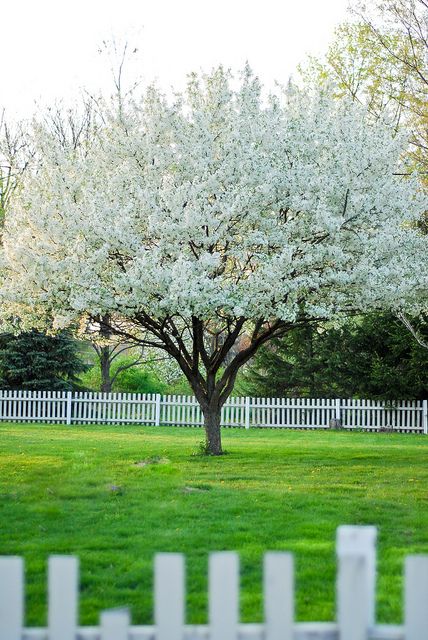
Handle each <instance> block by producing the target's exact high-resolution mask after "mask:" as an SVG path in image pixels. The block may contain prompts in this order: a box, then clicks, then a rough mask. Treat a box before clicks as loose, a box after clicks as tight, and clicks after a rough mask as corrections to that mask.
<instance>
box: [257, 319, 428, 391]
mask: <svg viewBox="0 0 428 640" xmlns="http://www.w3.org/2000/svg"><path fill="white" fill-rule="evenodd" d="M246 380H247V391H248V393H250V394H252V395H260V396H306V397H330V398H331V397H342V398H343V397H345V398H346V397H357V398H358V397H359V398H379V399H381V398H384V399H413V398H414V399H420V398H426V397H427V396H428V350H427V349H424V348H423V347H421V346H420V345H418V343H417V342H416V340H415V339H414V338H413V337H412V335H411V334H410V333H409V332H408V331H407V329H406V328H405V327H404V325H403V324H402V323H401V322H400V321H399V320H397V318H395V317H394V316H392V315H390V314H371V315H367V316H364V317H362V318H358V319H356V320H352V321H350V322H349V323H347V324H346V325H344V326H343V327H341V328H339V329H326V328H323V327H314V326H307V327H304V328H300V329H296V330H295V331H293V332H290V333H289V334H288V335H287V336H285V337H284V338H282V339H279V340H276V341H274V342H273V343H272V345H270V346H268V347H265V348H264V349H263V350H262V351H260V353H259V355H258V356H257V357H256V358H255V359H254V361H253V362H252V364H251V365H250V367H249V369H248V371H247V374H246Z"/></svg>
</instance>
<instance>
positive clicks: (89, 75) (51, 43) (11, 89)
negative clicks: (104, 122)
mask: <svg viewBox="0 0 428 640" xmlns="http://www.w3.org/2000/svg"><path fill="white" fill-rule="evenodd" d="M347 3H348V0H208V1H206V0H199V1H198V0H175V1H174V0H157V1H154V0H14V1H13V2H4V3H2V6H1V12H0V15H1V23H2V29H1V36H0V59H1V61H2V70H1V82H0V109H2V108H5V109H6V113H7V114H9V115H10V116H15V117H19V118H21V117H29V116H30V115H31V114H32V113H33V112H34V110H35V108H36V107H35V104H36V103H37V104H39V105H44V104H50V103H52V102H54V101H55V100H59V99H63V100H64V101H65V103H66V104H68V103H69V102H70V101H71V100H72V99H73V97H74V96H77V95H78V92H79V89H80V88H82V87H85V88H87V89H88V90H90V91H91V92H97V91H99V90H101V91H103V92H111V88H112V84H111V71H110V69H111V66H112V59H111V58H110V59H109V58H108V56H107V55H105V54H100V53H99V50H100V48H101V49H102V43H103V41H105V40H108V41H111V40H113V39H114V40H116V42H117V43H118V48H121V46H122V45H123V43H124V42H125V41H128V42H129V46H130V50H132V51H133V50H134V49H135V48H136V49H137V52H136V53H135V54H134V55H133V56H131V57H130V61H129V63H128V67H127V72H126V73H127V74H128V75H126V73H125V74H124V75H125V81H126V80H128V81H131V80H132V79H133V78H136V77H141V78H142V79H143V82H144V83H145V82H147V83H148V82H152V81H153V80H157V82H158V84H159V85H160V86H161V87H162V88H164V89H165V90H166V91H168V90H169V89H170V87H171V86H174V87H176V88H181V87H182V86H183V85H184V83H185V78H186V74H187V73H189V72H191V71H199V70H201V69H203V70H205V71H209V70H210V69H211V68H212V67H213V66H216V65H217V64H219V63H222V64H223V65H225V66H226V67H231V68H232V69H235V70H236V69H240V68H242V67H243V65H244V64H245V62H246V61H247V60H248V62H249V63H250V65H251V67H252V68H253V69H254V71H255V72H256V73H257V74H258V75H259V76H260V78H261V80H262V82H263V83H264V84H265V86H267V87H268V88H269V87H271V86H273V84H274V81H275V80H276V81H278V82H280V83H281V84H285V83H286V82H287V80H288V78H289V76H290V74H292V73H293V71H294V70H295V68H296V66H297V64H298V63H299V62H302V61H304V60H305V57H306V56H307V55H308V54H316V55H319V54H322V52H323V51H324V50H325V49H326V47H327V45H328V42H329V40H330V39H331V37H332V34H333V30H334V27H335V26H336V25H337V24H338V23H339V22H341V21H343V20H344V19H345V17H346V7H347Z"/></svg>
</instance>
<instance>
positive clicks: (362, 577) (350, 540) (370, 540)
mask: <svg viewBox="0 0 428 640" xmlns="http://www.w3.org/2000/svg"><path fill="white" fill-rule="evenodd" d="M375 542H376V528H375V527H354V526H347V525H345V526H341V527H339V528H338V530H337V555H338V560H339V570H338V577H337V620H338V624H339V637H340V640H366V638H367V634H368V630H369V628H370V627H372V626H373V625H374V622H375V586H376V550H375Z"/></svg>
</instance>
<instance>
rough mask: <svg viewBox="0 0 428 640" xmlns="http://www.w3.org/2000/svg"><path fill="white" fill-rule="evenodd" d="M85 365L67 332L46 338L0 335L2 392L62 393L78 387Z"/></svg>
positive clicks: (38, 334) (34, 334)
mask: <svg viewBox="0 0 428 640" xmlns="http://www.w3.org/2000/svg"><path fill="white" fill-rule="evenodd" d="M86 368H87V365H86V364H85V363H84V362H83V360H82V355H81V354H80V353H79V344H78V342H77V341H76V340H75V339H73V338H72V337H71V336H70V335H69V334H68V333H67V332H61V333H58V334H57V335H55V336H49V335H46V334H44V333H42V332H39V331H28V332H24V333H21V334H19V335H17V336H15V335H13V334H9V333H3V334H0V387H1V388H3V389H28V390H48V391H53V390H61V389H72V388H73V387H75V386H76V385H78V378H77V376H78V374H79V373H81V372H82V371H85V370H86Z"/></svg>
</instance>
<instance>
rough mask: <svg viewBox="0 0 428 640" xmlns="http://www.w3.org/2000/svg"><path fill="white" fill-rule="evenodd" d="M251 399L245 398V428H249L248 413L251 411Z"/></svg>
mask: <svg viewBox="0 0 428 640" xmlns="http://www.w3.org/2000/svg"><path fill="white" fill-rule="evenodd" d="M250 403H251V398H249V397H248V396H247V397H246V398H245V428H246V429H249V428H250V411H251V404H250Z"/></svg>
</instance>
